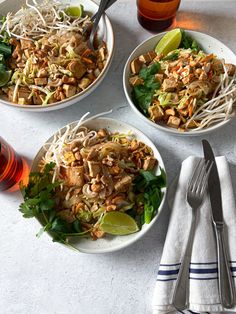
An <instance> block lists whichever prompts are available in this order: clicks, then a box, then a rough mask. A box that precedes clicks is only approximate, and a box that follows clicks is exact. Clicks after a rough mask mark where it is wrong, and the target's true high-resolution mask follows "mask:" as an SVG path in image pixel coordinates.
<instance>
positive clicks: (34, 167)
mask: <svg viewBox="0 0 236 314" xmlns="http://www.w3.org/2000/svg"><path fill="white" fill-rule="evenodd" d="M93 120H94V121H96V120H102V121H104V124H108V125H109V122H110V121H111V122H113V123H116V124H120V126H121V127H122V126H125V127H126V128H131V130H132V131H134V132H137V134H138V136H139V134H141V135H142V136H143V137H144V139H145V140H147V141H148V142H150V144H152V146H153V148H154V149H155V152H154V156H155V154H156V155H158V157H157V159H158V168H157V169H156V171H155V173H157V172H158V171H159V169H160V164H161V166H162V169H164V171H165V173H166V167H165V164H164V161H163V158H162V156H161V154H160V152H159V150H158V149H157V147H156V145H155V144H154V143H153V141H152V140H151V139H150V138H149V137H148V136H147V135H146V134H144V133H143V132H142V131H141V130H140V129H138V128H136V127H134V126H133V125H132V124H129V123H126V122H123V121H121V120H118V119H113V118H106V117H94V118H93V117H91V118H88V119H86V120H84V121H83V122H82V123H81V126H82V125H86V124H87V123H89V122H91V121H93ZM78 122H79V120H76V121H72V122H70V123H68V124H66V125H65V126H62V127H61V128H60V129H58V130H57V131H56V132H54V133H53V135H52V136H50V137H49V138H48V139H47V140H46V141H45V142H44V144H43V145H42V146H41V147H40V149H39V150H38V152H37V154H36V155H35V157H34V159H33V161H32V165H31V169H30V173H31V172H34V171H36V170H37V168H38V160H39V158H41V155H42V151H43V149H44V145H45V144H46V143H47V142H49V141H50V140H51V139H52V138H53V137H54V136H55V134H57V133H58V132H59V131H61V132H62V131H63V130H65V129H66V127H67V126H69V125H72V124H74V123H78ZM161 190H162V192H163V198H162V200H161V203H160V205H159V207H158V210H157V213H156V215H155V216H154V217H153V219H152V220H151V222H150V223H149V224H144V225H145V226H146V228H141V229H140V230H139V231H138V232H136V233H133V235H136V236H135V237H134V238H131V239H130V240H129V241H128V242H121V243H120V244H117V245H116V246H115V247H114V248H112V247H108V248H99V249H98V250H96V251H93V250H92V249H86V248H82V249H81V248H76V247H74V246H73V245H72V244H70V243H69V245H66V244H64V243H60V242H59V244H61V245H63V246H65V247H67V248H70V249H75V250H76V251H79V252H80V253H87V254H100V253H111V252H115V251H119V250H121V249H124V248H126V247H128V246H130V245H131V244H133V243H135V242H136V241H138V240H139V239H140V238H142V237H143V236H144V235H145V234H146V233H147V232H148V231H149V230H150V229H151V228H152V227H153V225H154V224H155V222H156V221H157V220H158V219H159V216H160V215H161V213H162V212H163V209H164V207H165V206H164V205H165V202H166V198H167V190H168V178H167V174H166V186H165V187H164V188H162V189H161ZM36 220H37V221H38V222H39V224H40V225H41V226H42V227H43V224H42V223H41V222H40V220H39V219H38V218H37V217H36ZM46 233H47V235H48V236H49V237H50V238H51V237H52V235H51V234H50V232H46ZM120 237H125V236H120ZM98 240H99V239H98Z"/></svg>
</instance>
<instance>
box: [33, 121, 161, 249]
mask: <svg viewBox="0 0 236 314" xmlns="http://www.w3.org/2000/svg"><path fill="white" fill-rule="evenodd" d="M77 122H78V121H77ZM77 122H72V123H70V125H73V124H76V123H77ZM83 125H85V126H87V127H89V128H93V129H94V128H95V129H100V128H107V129H108V130H109V131H111V132H115V131H118V132H122V133H126V132H129V131H131V132H132V133H133V134H134V135H135V136H136V138H137V139H138V140H139V141H142V142H144V143H145V144H147V145H148V146H149V147H151V148H152V150H153V153H154V156H155V157H156V158H157V160H158V162H159V165H158V168H157V169H156V174H159V173H160V167H161V168H162V169H164V170H165V166H164V163H163V160H162V158H161V155H160V153H159V152H158V150H157V148H156V146H155V145H154V144H153V143H152V142H151V140H150V139H149V138H148V137H147V136H146V135H144V134H143V133H142V132H141V131H140V130H138V129H136V128H134V127H133V126H131V125H129V124H126V123H124V122H121V121H118V120H114V119H109V118H96V119H88V120H86V121H85V122H84V123H83ZM63 130H65V127H63V128H62V129H61V131H62V132H63ZM52 139H53V136H52V137H51V138H49V139H48V141H47V142H46V143H48V142H51V141H52ZM44 154H45V150H44V148H43V147H42V148H41V149H40V150H39V152H38V154H37V155H36V157H35V159H34V161H33V165H32V168H31V171H32V172H34V171H38V164H39V161H40V160H41V158H42V156H43V155H44ZM162 191H163V193H164V195H163V199H162V201H161V204H160V206H159V208H158V212H157V214H156V216H155V217H154V218H153V219H152V221H151V222H150V223H149V224H144V225H143V226H142V229H141V230H140V231H138V232H136V233H133V234H130V235H126V236H111V235H108V234H107V235H106V236H105V237H104V238H101V239H98V240H96V241H93V240H91V239H90V238H80V239H77V240H76V239H74V240H71V241H70V244H72V245H73V246H74V247H75V248H76V249H78V250H79V251H80V252H84V253H108V252H114V251H117V250H120V249H122V248H125V247H127V246H128V245H130V244H132V243H134V242H135V241H137V240H138V239H140V238H141V237H142V236H143V235H144V234H145V233H146V232H147V231H148V230H149V229H150V228H151V227H152V226H153V225H154V223H155V222H156V220H157V219H158V217H159V215H160V213H161V211H162V209H163V205H164V201H165V197H166V188H163V189H162Z"/></svg>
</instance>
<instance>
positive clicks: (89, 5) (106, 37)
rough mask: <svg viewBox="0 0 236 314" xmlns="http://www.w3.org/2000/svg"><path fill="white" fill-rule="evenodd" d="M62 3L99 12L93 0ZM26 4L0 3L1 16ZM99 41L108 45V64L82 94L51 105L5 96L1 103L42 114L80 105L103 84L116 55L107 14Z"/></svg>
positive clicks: (62, 1) (13, 0)
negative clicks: (27, 102) (79, 103)
mask: <svg viewBox="0 0 236 314" xmlns="http://www.w3.org/2000/svg"><path fill="white" fill-rule="evenodd" d="M38 2H39V3H40V2H42V0H38ZM60 2H61V3H65V4H68V5H70V6H78V4H82V5H83V6H84V10H85V11H88V12H90V13H92V14H94V13H95V12H97V10H98V5H97V4H96V3H95V2H93V1H92V0H60ZM24 4H25V0H18V1H15V0H5V1H3V2H2V3H0V12H1V15H5V14H7V13H8V12H13V13H14V12H16V11H18V10H19V9H20V8H21V7H22V5H24ZM98 39H99V40H101V41H104V42H105V43H106V45H107V50H108V57H107V62H106V64H105V66H104V68H103V69H102V71H101V73H100V75H99V76H98V77H97V78H96V80H95V81H93V83H92V84H91V85H89V86H88V87H87V88H86V89H85V90H83V91H82V92H80V93H78V94H76V95H74V96H72V97H70V98H66V99H64V100H62V101H59V102H56V103H53V104H49V105H43V106H42V105H19V104H15V103H12V102H10V101H8V100H7V98H6V97H5V96H2V95H0V103H1V104H3V105H7V106H10V107H14V108H16V109H23V110H27V111H32V112H42V111H49V110H57V109H61V108H65V107H68V106H70V105H73V104H75V103H78V102H79V101H81V100H82V99H83V98H85V97H86V96H88V95H89V94H90V93H92V92H93V91H94V90H95V89H96V88H97V87H98V86H99V84H100V83H101V82H102V80H103V79H104V77H105V76H106V74H107V72H108V69H109V67H110V65H111V62H112V58H113V54H114V33H113V29H112V25H111V22H110V20H109V18H108V17H107V15H106V14H104V16H103V17H102V18H101V20H100V22H99V28H98Z"/></svg>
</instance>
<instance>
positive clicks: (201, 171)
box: [172, 159, 212, 310]
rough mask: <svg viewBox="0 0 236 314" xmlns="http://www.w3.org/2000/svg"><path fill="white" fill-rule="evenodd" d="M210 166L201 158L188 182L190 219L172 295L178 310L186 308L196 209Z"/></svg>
mask: <svg viewBox="0 0 236 314" xmlns="http://www.w3.org/2000/svg"><path fill="white" fill-rule="evenodd" d="M211 167H212V163H211V162H209V161H207V162H205V161H204V160H203V159H201V160H200V161H199V162H198V164H197V165H196V168H195V170H194V172H193V175H192V178H191V179H190V181H189V183H188V188H187V195H186V198H187V202H188V204H189V206H190V207H191V208H192V219H191V225H190V231H189V237H188V241H187V244H186V247H185V252H184V255H183V257H182V261H181V265H180V270H179V273H178V277H177V281H176V285H175V289H174V293H173V297H172V305H173V306H174V307H175V308H176V309H178V310H184V309H186V308H188V299H189V266H190V261H191V254H192V244H193V236H194V232H195V225H196V220H197V219H196V218H197V213H198V209H199V207H200V205H201V204H202V201H203V198H204V194H205V191H206V187H207V179H208V176H209V173H210V171H211Z"/></svg>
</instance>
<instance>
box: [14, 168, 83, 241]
mask: <svg viewBox="0 0 236 314" xmlns="http://www.w3.org/2000/svg"><path fill="white" fill-rule="evenodd" d="M54 167H55V163H49V164H46V165H45V167H44V170H43V171H42V172H32V173H31V174H30V176H29V183H28V184H27V185H26V186H23V185H22V184H21V193H22V195H23V197H24V202H23V203H22V204H21V205H20V208H19V210H20V212H21V213H22V214H23V217H24V218H32V217H36V218H37V219H39V221H40V222H41V223H42V224H43V227H42V228H41V229H40V230H39V232H38V233H37V237H39V236H40V235H41V234H42V233H43V232H45V231H48V232H50V234H51V235H52V237H53V241H58V242H62V243H65V244H67V237H68V236H83V235H84V234H86V232H84V231H83V230H82V229H81V225H80V222H79V221H78V220H75V221H74V222H73V223H67V222H66V221H65V220H63V219H62V218H60V216H59V215H58V212H59V211H58V208H57V206H58V204H57V198H56V192H57V187H59V185H60V184H61V182H59V181H56V182H54V183H52V171H53V169H54Z"/></svg>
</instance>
